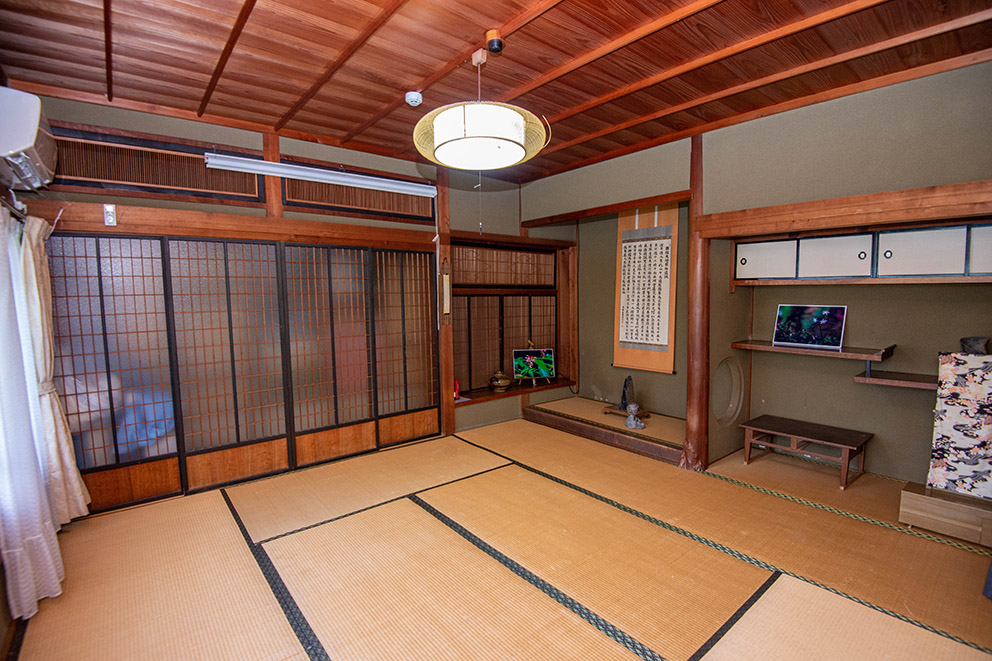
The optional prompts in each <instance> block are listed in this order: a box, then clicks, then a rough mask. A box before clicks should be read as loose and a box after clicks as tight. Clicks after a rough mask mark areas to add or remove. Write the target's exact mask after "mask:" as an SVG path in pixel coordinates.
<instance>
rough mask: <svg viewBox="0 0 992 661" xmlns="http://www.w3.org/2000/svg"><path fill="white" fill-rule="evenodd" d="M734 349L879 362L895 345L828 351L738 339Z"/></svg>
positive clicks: (732, 344)
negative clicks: (879, 347)
mask: <svg viewBox="0 0 992 661" xmlns="http://www.w3.org/2000/svg"><path fill="white" fill-rule="evenodd" d="M730 346H731V347H733V348H734V349H747V350H748V351H770V352H773V353H792V354H799V355H802V356H822V357H824V358H844V359H846V360H870V361H873V362H880V361H883V360H885V359H886V358H888V357H889V356H891V355H892V352H893V351H895V348H896V345H894V344H891V345H889V346H887V347H885V348H884V349H867V348H864V347H843V348H841V350H840V351H830V350H829V349H804V348H802V347H781V346H775V345H773V344H772V343H771V342H769V341H767V340H739V341H737V342H731V343H730Z"/></svg>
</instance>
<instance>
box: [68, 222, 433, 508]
mask: <svg viewBox="0 0 992 661" xmlns="http://www.w3.org/2000/svg"><path fill="white" fill-rule="evenodd" d="M49 252H50V255H51V256H50V261H51V268H52V282H53V289H54V309H55V324H56V359H57V361H56V362H57V370H56V385H57V388H58V390H59V392H60V394H61V395H62V397H63V401H64V402H65V405H66V408H67V411H68V416H69V421H70V428H71V431H72V434H73V441H74V444H75V449H76V457H77V463H78V464H79V466H80V468H81V469H82V471H83V473H84V479H85V480H86V483H87V485H88V486H89V487H90V489H91V491H92V492H93V493H94V504H93V508H94V509H103V508H106V507H110V506H114V505H117V504H121V503H127V502H135V501H140V500H143V499H147V498H152V497H156V496H161V495H165V494H170V493H180V492H189V491H194V490H197V489H202V488H206V487H210V486H213V485H217V484H224V483H228V482H232V481H237V480H241V479H245V478H248V477H252V476H256V475H264V474H269V473H273V472H278V471H282V470H287V469H290V468H293V467H296V466H304V465H307V464H312V463H316V462H320V461H326V460H328V459H332V458H337V457H342V456H347V455H351V454H356V453H359V452H364V451H368V450H372V449H375V448H376V447H382V446H385V445H391V444H394V443H398V442H402V441H406V440H411V439H414V438H423V437H426V436H430V435H433V434H436V433H438V432H439V430H440V426H439V417H438V416H439V394H438V373H437V337H436V317H435V310H434V301H435V300H436V296H435V292H434V281H435V279H434V262H433V255H432V254H430V253H418V252H403V251H399V252H398V251H380V250H373V249H369V248H356V247H337V246H324V245H293V244H283V243H277V242H251V241H235V240H219V239H216V240H215V239H183V238H164V237H154V238H150V237H122V236H109V237H96V236H71V235H57V236H55V237H53V238H52V239H51V240H50V242H49Z"/></svg>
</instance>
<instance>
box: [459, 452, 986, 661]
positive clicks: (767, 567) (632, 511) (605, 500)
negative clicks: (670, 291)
mask: <svg viewBox="0 0 992 661" xmlns="http://www.w3.org/2000/svg"><path fill="white" fill-rule="evenodd" d="M452 436H454V437H455V438H457V439H459V440H461V441H464V442H465V443H468V444H469V445H473V446H475V447H477V448H479V449H482V450H486V451H487V452H492V453H493V454H495V455H496V456H498V457H502V458H503V459H506V460H507V461H509V462H510V463H512V464H513V465H514V466H518V467H519V468H522V469H524V470H527V471H530V472H531V473H534V474H535V475H539V476H541V477H543V478H545V479H548V480H551V481H552V482H555V483H557V484H560V485H562V486H564V487H568V488H569V489H573V490H574V491H578V492H579V493H581V494H584V495H586V496H589V497H590V498H593V499H595V500H598V501H600V502H602V503H605V504H607V505H609V506H610V507H613V508H615V509H618V510H620V511H621V512H626V513H627V514H630V515H632V516H636V517H637V518H639V519H642V520H644V521H647V522H648V523H652V524H654V525H656V526H658V527H660V528H664V529H665V530H668V531H670V532H674V533H677V534H679V535H682V536H683V537H686V538H687V539H691V540H693V541H695V542H699V543H700V544H703V545H705V546H709V547H710V548H712V549H715V550H717V551H720V552H722V553H725V554H727V555H729V556H731V557H734V558H737V559H738V560H743V561H744V562H747V563H748V564H750V565H753V566H755V567H760V568H761V569H765V570H767V571H770V572H773V573H779V574H784V575H785V576H791V577H792V578H795V579H798V580H800V581H803V582H804V583H809V584H810V585H815V586H816V587H818V588H822V589H824V590H826V591H828V592H832V593H834V594H836V595H838V596H841V597H844V598H845V599H849V600H851V601H853V602H855V603H857V604H861V605H862V606H867V607H868V608H871V609H872V610H875V611H878V612H879V613H884V614H885V615H889V616H891V617H894V618H896V619H897V620H901V621H903V622H906V623H907V624H912V625H914V626H917V627H919V628H921V629H924V630H926V631H929V632H931V633H935V634H937V635H939V636H943V637H944V638H947V639H949V640H953V641H954V642H956V643H961V644H962V645H967V646H968V647H971V648H972V649H976V650H978V651H980V652H985V653H986V654H992V649H988V648H986V647H983V646H981V645H979V644H978V643H975V642H972V641H970V640H965V639H964V638H961V637H960V636H955V635H954V634H951V633H948V632H946V631H942V630H941V629H938V628H937V627H934V626H931V625H929V624H925V623H923V622H920V621H918V620H914V619H913V618H911V617H908V616H906V615H902V614H901V613H896V612H895V611H891V610H889V609H887V608H883V607H882V606H878V605H876V604H873V603H871V602H869V601H865V600H864V599H859V598H858V597H855V596H853V595H850V594H848V593H846V592H844V591H842V590H838V589H837V588H834V587H831V586H829V585H825V584H823V583H820V582H819V581H816V580H814V579H811V578H808V577H806V576H803V575H801V574H797V573H795V572H791V571H789V570H787V569H782V568H781V567H776V566H775V565H772V564H770V563H767V562H765V561H763V560H759V559H757V558H755V557H752V556H750V555H747V554H746V553H741V552H740V551H738V550H736V549H732V548H730V547H729V546H726V545H725V544H721V543H719V542H715V541H713V540H711V539H708V538H706V537H703V536H702V535H697V534H696V533H694V532H691V531H689V530H686V529H684V528H680V527H678V526H676V525H674V524H671V523H668V522H667V521H662V520H661V519H658V518H655V517H653V516H651V515H650V514H646V513H644V512H641V511H639V510H636V509H634V508H633V507H628V506H627V505H624V504H623V503H621V502H619V501H616V500H613V499H612V498H608V497H607V496H603V495H600V494H598V493H596V492H594V491H590V490H589V489H586V488H585V487H580V486H579V485H577V484H573V483H571V482H569V481H567V480H564V479H562V478H560V477H557V476H555V475H552V474H550V473H545V472H544V471H542V470H540V469H538V468H534V467H533V466H528V465H527V464H523V463H520V462H519V461H516V460H515V459H513V458H511V457H507V456H506V455H503V454H500V453H499V452H496V451H494V450H492V449H490V448H487V447H485V446H483V445H479V444H478V443H473V442H472V441H470V440H468V439H465V438H462V437H461V436H459V435H458V434H452ZM593 442H594V441H593Z"/></svg>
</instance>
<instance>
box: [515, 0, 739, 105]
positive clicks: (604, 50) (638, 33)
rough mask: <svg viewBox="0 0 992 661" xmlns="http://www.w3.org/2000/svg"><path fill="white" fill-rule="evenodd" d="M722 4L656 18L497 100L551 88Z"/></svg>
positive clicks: (706, 1)
mask: <svg viewBox="0 0 992 661" xmlns="http://www.w3.org/2000/svg"><path fill="white" fill-rule="evenodd" d="M721 2H723V0H696V1H695V2H692V3H690V4H688V5H686V6H685V7H679V8H678V9H676V10H675V11H672V12H669V13H667V14H665V15H663V16H661V17H659V18H656V19H654V20H653V21H649V22H648V23H645V24H644V25H642V26H640V27H638V28H635V29H633V30H631V31H630V32H628V33H626V34H624V35H623V36H621V37H618V38H616V39H612V40H610V41H608V42H606V43H605V44H602V45H600V46H597V47H596V48H593V49H592V50H588V51H586V52H585V53H583V54H581V55H579V56H577V57H574V58H572V59H570V60H568V61H567V62H563V63H562V64H560V65H558V66H557V67H555V68H554V69H551V70H550V71H546V72H545V73H543V74H541V75H540V76H538V77H537V78H534V79H533V80H530V81H528V82H526V83H524V84H523V85H518V86H517V87H515V88H513V89H512V90H510V91H508V92H506V93H505V94H501V95H500V97H499V98H498V99H497V100H498V101H502V102H504V103H505V102H508V101H512V100H513V99H516V98H517V97H519V96H523V95H524V94H527V93H528V92H532V91H534V90H535V89H537V88H538V87H542V86H543V85H547V84H548V83H550V82H551V81H553V80H557V79H558V78H561V77H562V76H565V75H567V74H570V73H572V72H573V71H575V70H576V69H579V68H581V67H584V66H585V65H587V64H589V63H590V62H595V61H596V60H598V59H600V58H601V57H606V56H607V55H609V54H610V53H613V52H615V51H618V50H620V49H621V48H624V47H625V46H629V45H630V44H632V43H634V42H635V41H638V40H640V39H643V38H644V37H647V36H648V35H651V34H654V33H655V32H658V31H659V30H663V29H664V28H667V27H668V26H669V25H673V24H675V23H678V22H679V21H681V20H684V19H686V18H688V17H690V16H692V15H693V14H698V13H699V12H701V11H703V10H705V9H709V8H710V7H712V6H713V5H716V4H719V3H721Z"/></svg>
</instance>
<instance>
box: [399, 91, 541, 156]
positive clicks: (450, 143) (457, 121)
mask: <svg viewBox="0 0 992 661" xmlns="http://www.w3.org/2000/svg"><path fill="white" fill-rule="evenodd" d="M545 136H546V134H545V131H544V125H543V124H541V121H540V120H539V119H538V118H537V117H536V116H535V115H534V114H533V113H531V112H528V111H527V110H524V109H522V108H518V107H516V106H513V105H510V104H507V103H494V102H488V101H469V102H464V103H453V104H450V105H447V106H442V107H441V108H437V109H436V110H433V111H431V112H430V113H428V114H427V115H425V116H424V117H422V118H421V119H420V121H419V122H417V126H416V128H415V129H414V132H413V141H414V144H415V145H416V147H417V151H419V152H420V153H421V154H423V155H424V156H425V157H427V158H428V159H430V160H431V161H433V162H434V163H437V164H439V165H444V166H446V167H450V168H455V169H459V170H495V169H498V168H504V167H508V166H511V165H516V164H517V163H522V162H523V161H526V160H527V159H529V158H531V157H532V156H534V155H535V154H536V153H537V152H539V151H540V150H541V148H543V147H544V144H545Z"/></svg>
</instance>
